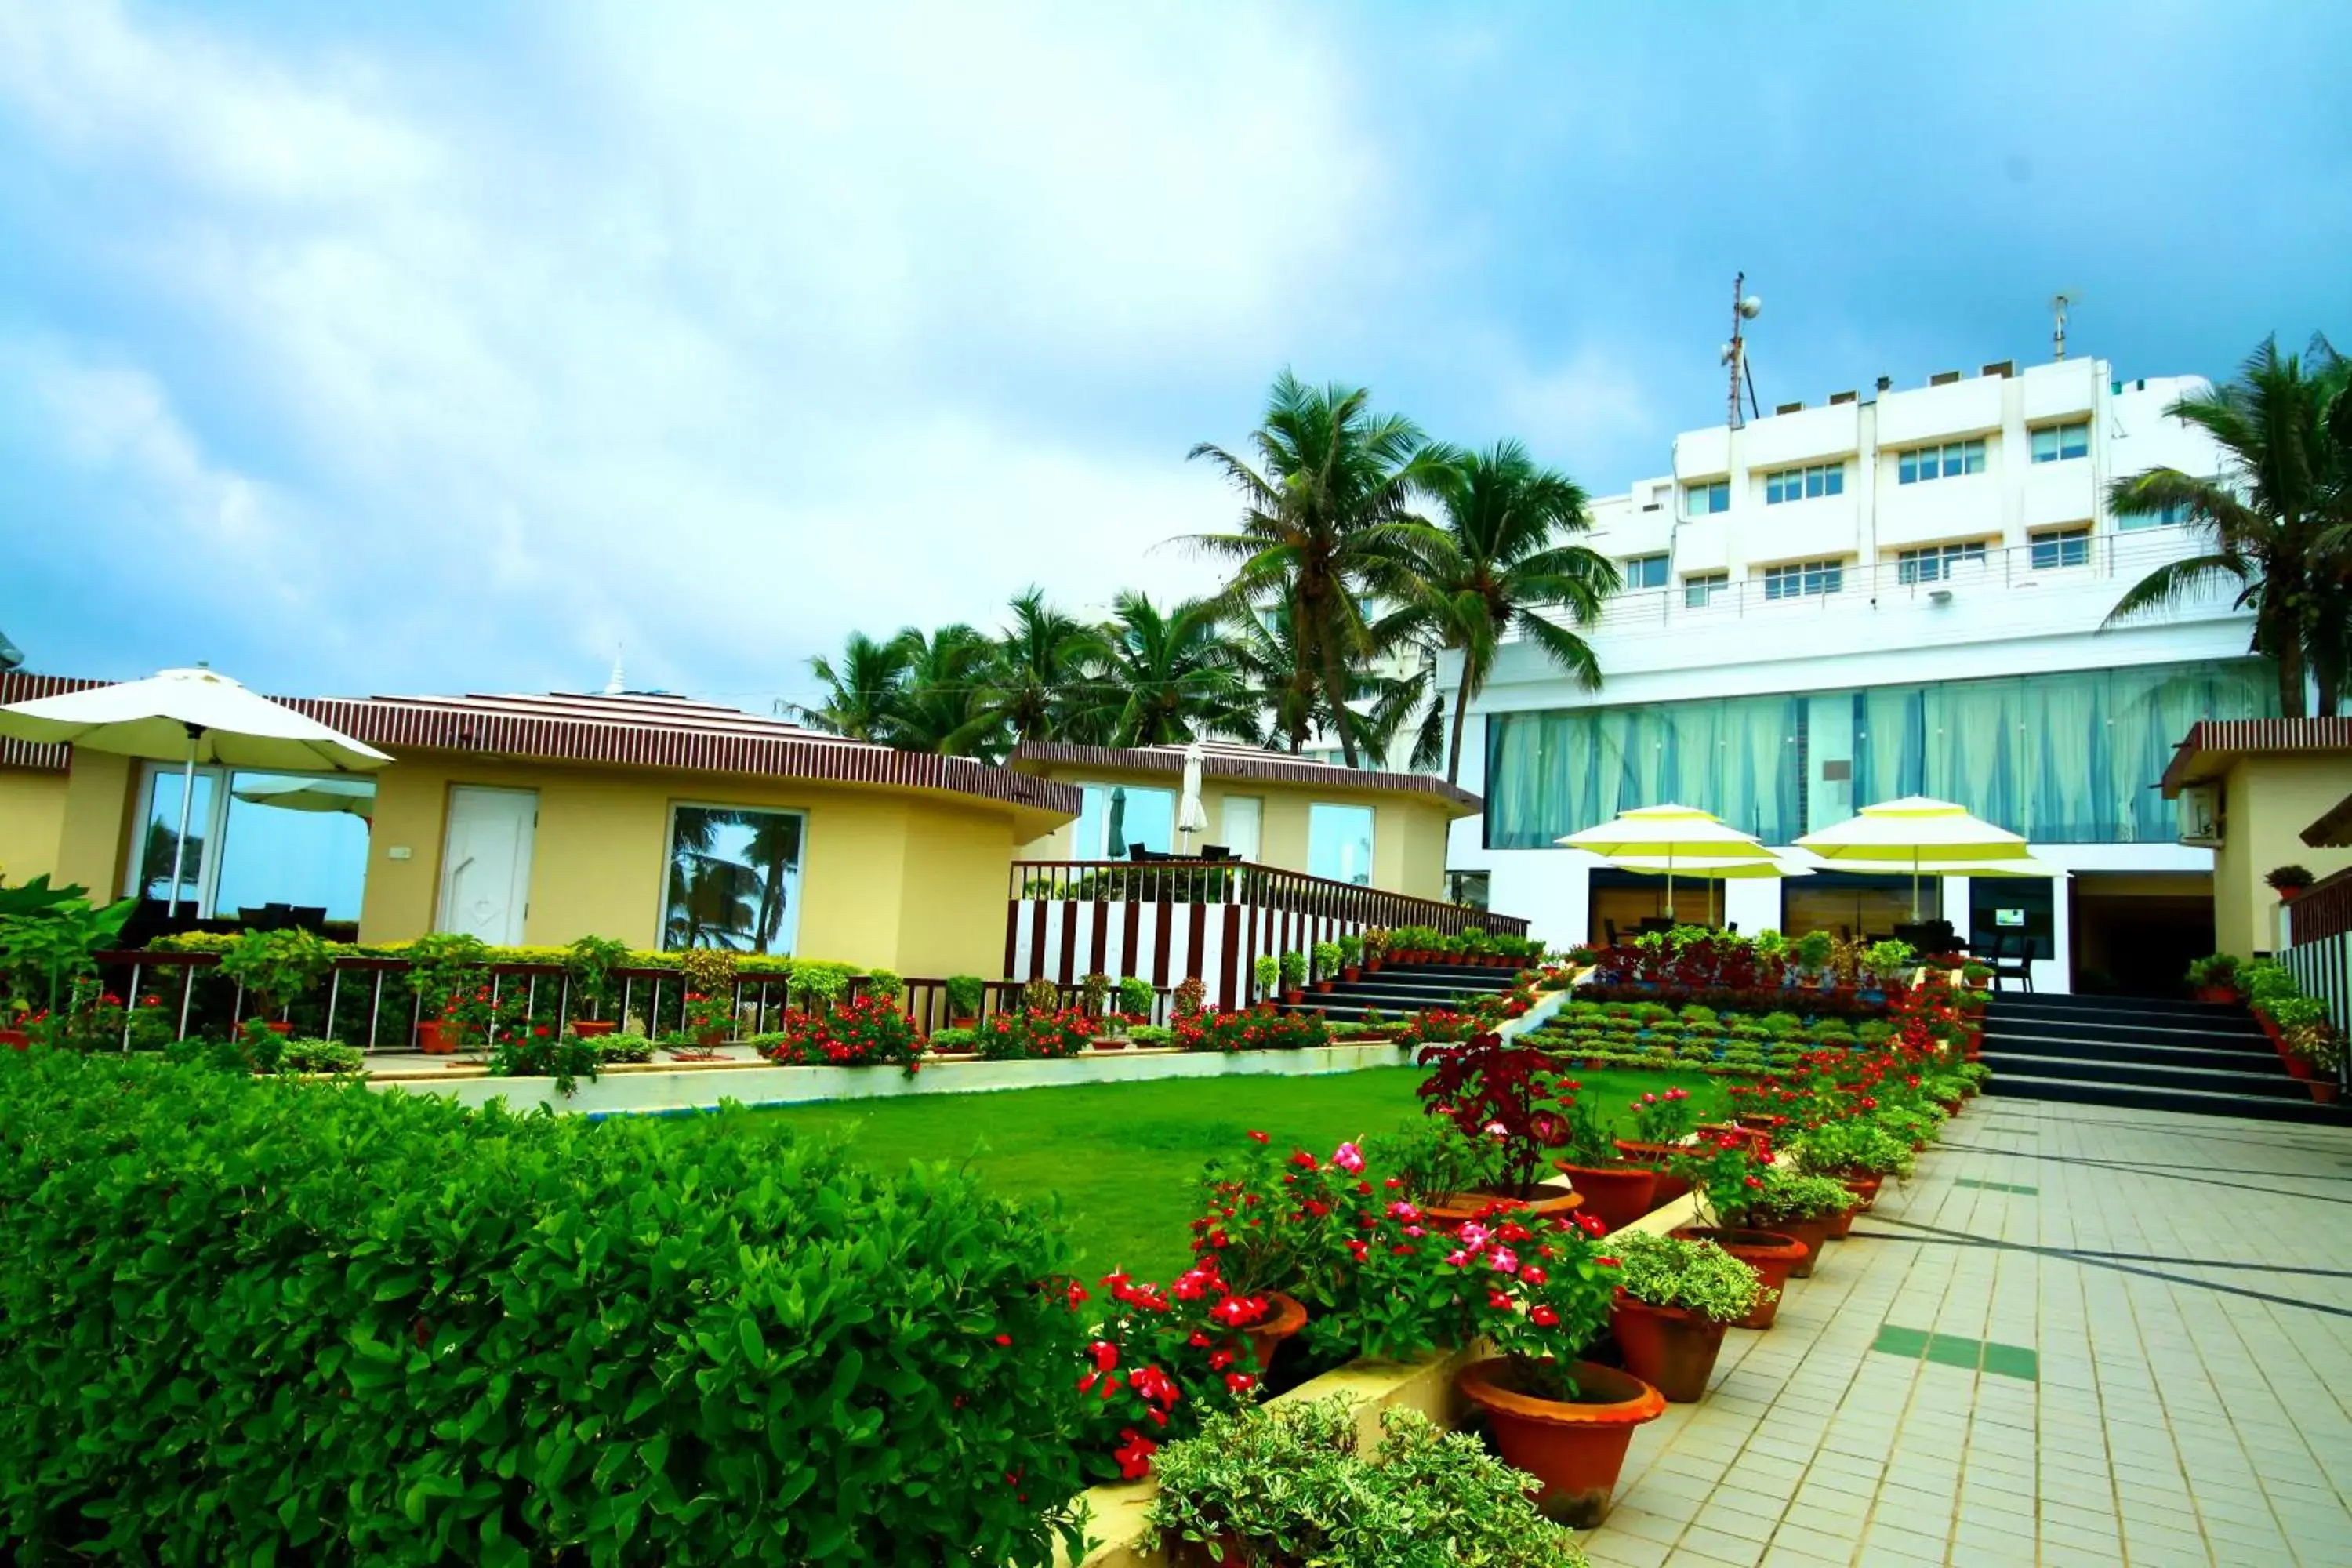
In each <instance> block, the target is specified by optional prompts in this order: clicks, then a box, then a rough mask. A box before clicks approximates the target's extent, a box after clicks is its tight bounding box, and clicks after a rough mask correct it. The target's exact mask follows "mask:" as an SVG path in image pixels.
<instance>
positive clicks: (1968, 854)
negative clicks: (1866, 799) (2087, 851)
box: [1797, 795, 2049, 921]
mask: <svg viewBox="0 0 2352 1568" xmlns="http://www.w3.org/2000/svg"><path fill="white" fill-rule="evenodd" d="M1797 847H1799V848H1801V849H1808V850H1811V852H1812V853H1813V854H1814V855H1816V856H1818V857H1820V858H1822V859H1823V860H1834V861H1836V862H1838V864H1839V865H1841V866H1843V867H1846V868H1851V869H1853V870H1858V871H1891V872H1895V873H1898V874H1899V873H1901V872H1904V871H1908V872H1910V873H1911V918H1912V919H1913V920H1915V921H1916V920H1917V919H1918V918H1919V879H1920V877H1921V876H1922V875H1929V876H1946V875H1949V876H2001V875H2009V876H2020V877H2032V876H2046V875H2048V874H2049V873H2048V872H2047V871H2046V870H2015V871H2009V872H2006V873H2004V872H2002V871H2000V870H1997V869H1993V868H1996V867H2000V866H2003V865H2011V864H2023V865H2027V866H2031V865H2032V863H2033V862H2032V857H2031V856H2029V855H2027V854H2026V852H2025V840H2024V839H2023V838H2022V837H2020V836H2019V835H2017V834H2014V833H2011V832H2010V831H2009V830H2008V829H2007V828H2004V827H1995V826H1993V825H1992V824H1991V823H1990V822H1986V821H1984V820H1982V819H1981V818H1979V817H1976V816H1970V815H1969V813H1968V811H1967V810H1966V808H1964V807H1961V806H1958V805H1953V804H1952V803H1951V802H1950V801H1948V800H1930V799H1928V798H1927V796H1926V795H1906V796H1904V797H1903V798H1902V799H1901V800H1889V801H1882V802H1880V803H1879V804H1878V805H1865V806H1864V807H1863V808H1862V810H1861V811H1859V812H1857V813H1856V814H1855V815H1854V816H1851V817H1849V818H1847V819H1846V820H1845V821H1843V822H1841V823H1839V824H1838V825H1837V826H1834V827H1824V828H1823V829H1822V830H1821V831H1820V832H1819V833H1808V834H1806V835H1805V836H1804V837H1801V838H1800V839H1798V840H1797Z"/></svg>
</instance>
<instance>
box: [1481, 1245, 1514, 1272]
mask: <svg viewBox="0 0 2352 1568" xmlns="http://www.w3.org/2000/svg"><path fill="white" fill-rule="evenodd" d="M1486 1261H1487V1262H1488V1263H1489V1264H1491V1265H1492V1266H1493V1267H1494V1268H1496V1269H1497V1270H1499V1271H1501V1272H1502V1273H1505V1274H1517V1272H1518V1271H1519V1255H1518V1254H1517V1253H1516V1252H1513V1251H1512V1250H1511V1249H1510V1248H1509V1247H1496V1248H1495V1250H1494V1251H1493V1252H1491V1253H1489V1254H1487V1257H1486Z"/></svg>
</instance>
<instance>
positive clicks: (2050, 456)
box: [2033, 421, 2091, 463]
mask: <svg viewBox="0 0 2352 1568" xmlns="http://www.w3.org/2000/svg"><path fill="white" fill-rule="evenodd" d="M2090 450H2091V426H2090V424H2089V422H2088V421H2081V422H2078V423H2075V424H2073V425H2045V426H2042V428H2041V429H2039V430H2036V431H2035V432H2034V433H2033V460H2034V461H2035V462H2037V463H2058V462H2063V461H2065V460H2066V459H2068V458H2082V457H2087V456H2089V454H2090Z"/></svg>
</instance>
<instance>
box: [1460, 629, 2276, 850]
mask: <svg viewBox="0 0 2352 1568" xmlns="http://www.w3.org/2000/svg"><path fill="white" fill-rule="evenodd" d="M2277 712H2278V682H2277V679H2276V678H2275V676H2274V674H2273V672H2272V671H2271V670H2270V669H2269V668H2268V667H2267V666H2265V665H2264V664H2263V663H2262V662H2261V661H2259V660H2255V659H2245V658H2237V659H2218V660H2208V661H2201V662H2199V663H2193V664H2166V665H2135V666H2130V667H2127V668H2117V669H2088V670H2061V671H2053V672H2047V673H2040V674H2034V675H2030V676H2005V677H1998V678H1986V679H1972V680H1948V681H1931V682H1925V683H1913V684H1909V685H1900V686H1876V687H1866V688H1861V689H1837V690H1825V691H1817V692H1811V693H1793V694H1792V693H1776V694H1768V695H1764V696H1758V697H1729V698H1703V699H1696V700H1689V701H1682V702H1653V703H1645V704H1620V705H1616V706H1611V707H1597V708H1572V709H1561V710H1554V711H1549V712H1517V713H1496V714H1494V715H1491V716H1490V717H1489V718H1488V719H1487V721H1486V784H1485V788H1484V790H1483V791H1482V793H1483V794H1484V795H1486V818H1485V826H1486V843H1487V845H1488V847H1492V848H1496V849H1543V848H1549V847H1551V845H1552V843H1553V841H1554V840H1555V839H1557V838H1559V837H1560V836H1561V835H1562V834H1566V833H1574V832H1576V831H1578V830H1579V829H1580V828H1585V827H1591V826H1593V825H1594V824H1596V823H1601V822H1606V821H1607V820H1609V818H1611V817H1612V816H1615V815H1617V814H1618V813H1619V812H1621V811H1624V810H1628V809H1630V808H1632V807H1633V806H1637V805H1656V804H1658V803H1660V802H1664V801H1679V802H1681V803H1682V804H1684V805H1695V806H1697V807H1699V808H1700V809H1702V810H1705V811H1711V812H1714V813H1715V814H1716V815H1717V816H1720V817H1722V818H1723V819H1724V820H1725V821H1726V822H1728V823H1730V824H1731V825H1732V826H1736V827H1738V828H1739V829H1741V830H1742V831H1744V832H1748V833H1752V834H1755V835H1757V836H1758V837H1760V838H1762V839H1763V840H1764V841H1765V842H1766V843H1768V844H1787V843H1789V842H1790V841H1791V840H1793V839H1794V838H1796V837H1798V836H1799V835H1800V834H1802V833H1805V832H1807V831H1808V830H1810V829H1811V828H1816V827H1822V826H1828V824H1829V822H1830V821H1832V820H1835V819H1836V816H1837V815H1842V813H1843V807H1840V808H1839V809H1838V812H1837V813H1835V814H1832V813H1828V812H1823V811H1821V810H1819V809H1818V808H1819V807H1820V805H1821V803H1820V802H1818V801H1816V800H1815V799H1814V798H1813V797H1814V796H1815V795H1818V794H1819V793H1820V784H1819V781H1818V779H1817V778H1816V779H1809V778H1808V771H1809V770H1808V768H1807V765H1806V763H1807V760H1808V758H1827V757H1843V758H1850V759H1851V764H1852V777H1851V780H1850V781H1849V784H1847V785H1843V786H1841V787H1844V788H1850V789H1851V791H1852V794H1851V799H1852V800H1853V801H1855V802H1858V803H1861V804H1864V805H1867V804H1869V803H1871V802H1874V801H1883V800H1894V799H1896V798H1897V797H1899V796H1902V795H1928V796H1931V797H1933V798H1935V799H1937V800H1949V801H1956V802H1958V804H1959V805H1962V806H1965V807H1966V808H1967V809H1968V810H1969V811H1971V812H1973V813H1975V814H1976V815H1977V816H1980V817H1982V818H1984V819H1985V820H1986V821H1988V822H1991V823H1996V824H1998V825H1999V826H2002V827H2006V828H2008V829H2010V830H2011V832H2015V833H2022V834H2024V835H2025V836H2026V837H2027V838H2028V839H2030V840H2032V842H2035V843H2040V844H2119V843H2153V844H2169V843H2171V842H2172V841H2173V839H2174V837H2175V836H2176V834H2177V832H2178V827H2179V824H2178V820H2177V816H2176V810H2175V806H2174V803H2172V802H2169V801H2167V800H2166V799H2164V798H2163V795H2162V794H2161V793H2160V792H2159V791H2158V790H2156V789H2153V788H2151V787H2149V786H2151V785H2152V784H2155V783H2156V782H2157V781H2158V779H2159V778H2161V777H2162V776H2163V774H2164V769H2165V765H2166V764H2167V763H2169V762H2170V761H2171V759H2172V753H2173V750H2174V748H2175V747H2176V746H2178V745H2179V742H2180V737H2181V736H2183V735H2185V734H2187V733H2188V732H2189V726H2190V725H2192V724H2195V723H2197V722H2198V721H2200V720H2205V719H2267V718H2273V717H2275V716H2276V715H2277ZM2085 737H2089V738H2090V739H2089V741H2088V742H2087V743H2086V741H2085ZM1813 771H1814V772H1816V773H1817V772H1818V764H1817V763H1816V766H1815V769H1814V770H1813ZM1801 880H1802V879H1801ZM1906 896H1907V889H1906Z"/></svg>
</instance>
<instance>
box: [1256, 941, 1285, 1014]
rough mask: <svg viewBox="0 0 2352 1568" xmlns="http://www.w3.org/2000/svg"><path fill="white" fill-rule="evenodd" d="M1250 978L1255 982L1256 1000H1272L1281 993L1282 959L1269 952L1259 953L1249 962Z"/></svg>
mask: <svg viewBox="0 0 2352 1568" xmlns="http://www.w3.org/2000/svg"><path fill="white" fill-rule="evenodd" d="M1250 979H1251V980H1252V981H1253V982H1255V985H1256V990H1255V993H1254V995H1255V999H1256V1000H1257V1001H1260V1002H1272V1001H1274V1000H1275V999H1276V997H1278V996H1280V995H1281V994H1282V960H1281V959H1280V958H1278V957H1276V955H1274V954H1273V953H1270V952H1261V953H1259V954H1258V955H1257V957H1256V958H1255V959H1254V960H1252V961H1251V963H1250Z"/></svg>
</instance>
